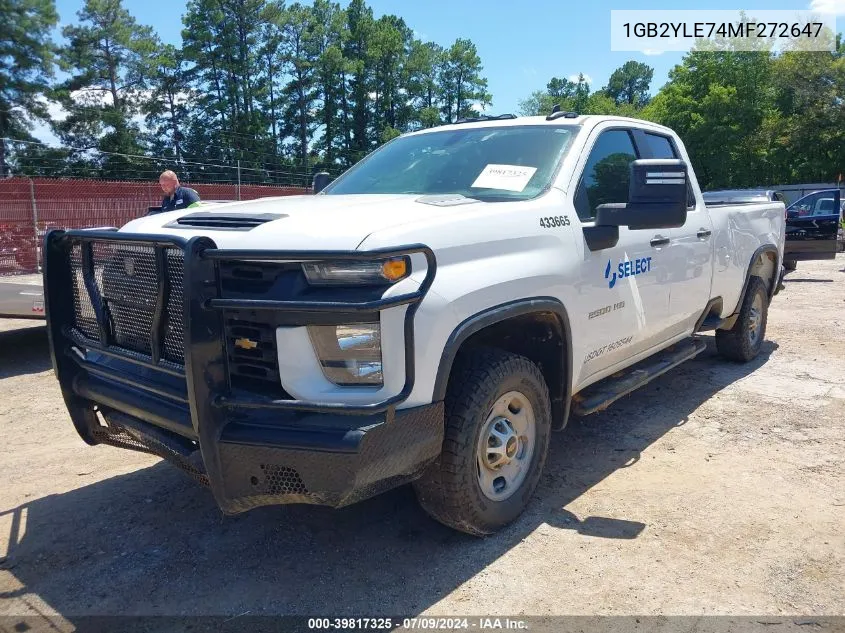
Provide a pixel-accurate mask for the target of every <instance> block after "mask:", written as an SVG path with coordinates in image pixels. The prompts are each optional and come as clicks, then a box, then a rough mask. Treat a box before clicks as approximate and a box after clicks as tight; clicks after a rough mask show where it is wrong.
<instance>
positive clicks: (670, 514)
mask: <svg viewBox="0 0 845 633" xmlns="http://www.w3.org/2000/svg"><path fill="white" fill-rule="evenodd" d="M0 330H5V331H3V332H2V333H0V434H2V437H3V440H4V441H3V443H2V445H0V557H4V556H5V560H4V561H3V562H2V563H0V615H45V614H61V615H62V616H64V618H65V619H67V620H69V621H70V622H72V621H73V617H74V616H78V615H84V614H118V613H132V614H230V615H240V614H244V613H250V614H263V613H273V614H311V615H314V614H318V615H319V614H326V613H331V614H333V615H351V614H357V615H362V616H374V615H388V614H406V615H416V614H420V613H423V612H425V613H429V614H451V615H455V614H497V615H508V614H510V615H516V614H532V615H552V614H586V615H592V614H633V613H637V614H684V615H701V614H733V615H742V614H749V615H750V614H770V615H779V614H796V615H809V614H816V615H835V614H840V615H842V614H845V571H843V570H845V256H842V255H840V256H839V258H838V259H837V260H836V261H830V262H810V263H801V264H799V268H798V270H797V271H796V272H794V273H792V274H790V276H789V277H788V278H787V281H786V291H785V292H783V293H781V294H780V295H778V296H777V297H776V298H775V301H774V304H773V306H772V308H771V311H770V317H769V331H768V340H767V342H766V343H765V344H764V345H765V346H764V350H763V353H762V354H761V356H760V357H759V358H758V359H757V360H756V361H755V362H753V363H751V364H748V365H734V364H729V363H725V362H723V361H721V360H720V359H719V358H718V357H717V356H716V354H715V349H714V346H713V343H712V338H711V337H707V338H708V345H709V347H708V350H707V351H706V352H705V353H704V354H702V355H701V356H699V357H698V358H697V359H695V360H693V361H690V362H688V363H686V364H685V365H683V366H682V367H681V368H679V369H676V370H674V371H673V372H670V373H669V374H667V375H665V376H663V377H661V378H659V379H658V380H656V381H655V382H653V383H652V384H651V385H649V386H648V387H646V388H645V389H642V390H640V391H639V392H636V393H635V394H633V395H631V396H629V397H627V398H625V399H624V400H622V401H620V402H618V403H617V404H616V405H614V406H613V407H611V409H610V410H608V411H607V412H604V413H601V414H597V415H594V416H591V417H589V418H584V419H573V420H572V421H571V422H570V425H569V427H568V428H567V429H566V430H565V431H564V432H563V433H559V434H556V435H555V436H554V437H553V441H552V447H551V454H550V458H549V461H548V465H547V468H546V473H545V475H544V478H543V481H542V483H541V486H540V488H539V490H538V492H537V494H536V498H535V500H534V502H533V504H532V506H531V507H530V509H529V511H528V512H527V513H526V515H525V516H523V517H522V519H521V520H520V521H518V522H517V523H516V524H514V525H513V526H511V527H510V528H508V529H507V530H505V531H504V532H503V533H501V534H499V535H497V536H495V537H492V538H488V539H484V540H477V539H473V538H470V537H466V536H463V535H460V534H457V533H454V532H451V531H450V530H448V529H446V528H444V527H441V526H440V525H438V524H437V523H435V522H434V521H432V520H430V519H428V518H427V517H426V516H425V515H424V514H423V512H422V511H421V510H419V509H418V508H417V506H416V504H415V502H414V499H413V494H412V492H411V491H410V490H409V489H408V488H403V489H399V490H396V491H394V492H391V493H389V494H387V495H383V496H381V497H379V498H376V499H373V500H371V501H367V502H365V503H362V504H359V505H357V506H353V507H351V508H348V509H344V510H340V511H333V510H328V509H322V508H314V507H307V506H287V507H277V508H263V509H259V510H254V511H252V512H250V513H248V514H244V515H240V516H237V517H233V518H226V517H223V516H222V515H221V513H220V512H219V511H218V510H217V509H216V507H215V505H214V503H213V500H212V498H211V495H210V493H209V492H208V491H207V490H205V489H203V488H201V487H199V486H198V485H196V484H194V482H193V481H192V480H190V479H189V478H188V477H186V476H185V475H183V474H182V473H181V472H180V471H179V470H177V469H176V468H174V467H172V466H170V465H168V464H166V463H163V462H160V461H159V460H158V459H157V458H153V457H149V456H145V455H141V454H136V453H131V452H127V451H122V450H119V449H116V448H110V447H104V446H98V447H93V448H92V447H88V446H86V445H85V444H84V443H83V442H82V440H80V439H79V438H78V437H77V435H76V433H75V432H74V430H73V428H72V426H71V423H70V420H69V418H68V416H67V414H66V412H65V409H64V406H63V403H62V401H61V397H60V394H59V389H58V385H57V383H56V381H55V380H54V378H53V376H52V370H51V368H50V361H49V355H48V351H47V342H46V334H45V332H44V327H43V325H39V324H37V323H36V324H33V323H32V322H25V321H7V322H0Z"/></svg>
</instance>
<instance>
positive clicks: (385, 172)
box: [324, 125, 578, 201]
mask: <svg viewBox="0 0 845 633" xmlns="http://www.w3.org/2000/svg"><path fill="white" fill-rule="evenodd" d="M577 131H578V127H577V126H566V127H555V126H550V125H542V126H540V125H534V126H528V125H525V126H509V127H498V128H492V127H479V128H466V129H444V130H443V131H437V132H431V133H427V134H415V135H410V136H401V137H399V138H397V139H395V140H393V141H391V142H390V143H387V144H386V145H384V146H383V147H381V148H380V149H378V150H376V151H375V152H373V153H372V154H370V155H369V156H368V157H367V158H365V159H364V160H363V161H361V162H360V163H358V164H357V165H356V166H355V167H353V168H352V169H350V170H349V171H348V172H346V173H345V174H343V175H342V176H341V177H340V178H338V179H337V180H336V181H334V182H333V183H332V184H331V185H329V186H328V187H326V189H325V190H324V193H325V194H328V195H337V194H350V193H351V194H367V193H393V194H396V193H410V194H422V195H429V194H460V195H464V196H466V197H468V198H477V199H480V200H490V201H499V200H527V199H529V198H533V197H535V196H537V195H539V194H540V193H542V192H543V190H544V189H546V188H547V187H548V186H549V184H550V183H551V181H552V178H553V177H554V174H555V170H556V169H557V166H558V164H559V163H560V160H561V158H563V156H564V155H565V154H566V151H567V149H569V146H570V144H571V142H572V139H573V138H574V137H575V133H576V132H577Z"/></svg>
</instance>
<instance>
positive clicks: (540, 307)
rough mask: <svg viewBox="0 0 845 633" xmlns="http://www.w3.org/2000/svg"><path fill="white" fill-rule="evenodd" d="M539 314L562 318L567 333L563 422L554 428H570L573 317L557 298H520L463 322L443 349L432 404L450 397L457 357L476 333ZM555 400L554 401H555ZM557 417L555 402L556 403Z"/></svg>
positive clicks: (562, 409)
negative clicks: (568, 421) (449, 392)
mask: <svg viewBox="0 0 845 633" xmlns="http://www.w3.org/2000/svg"><path fill="white" fill-rule="evenodd" d="M535 312H551V313H552V314H554V315H555V316H557V317H558V319H559V320H560V324H561V331H562V333H563V339H564V340H563V358H562V364H563V371H564V382H563V385H561V387H562V398H561V400H562V401H561V402H560V408H559V410H558V411H557V413H559V420H560V422H559V423H558V424H557V425H556V426H555V427H554V428H556V429H562V428H563V427H565V426H566V422H567V420H568V419H569V408H570V403H571V400H572V331H571V329H570V325H569V315H568V314H567V312H566V308H564V306H563V303H561V302H560V300H558V299H555V298H554V297H531V298H526V299H517V300H515V301H510V302H508V303H503V304H500V305H497V306H493V307H491V308H487V309H485V310H482V311H481V312H479V313H477V314H474V315H472V316H470V317H468V318H467V319H465V320H464V321H462V322H461V323H460V324H459V325H458V326H457V327H456V328H455V329H454V330H453V331H452V333H451V334H450V335H449V338H448V339H447V341H446V345H445V346H444V347H443V353H442V354H441V356H440V365H439V366H438V368H437V377H436V379H435V381H434V393H433V397H432V402H439V401H440V400H443V399H444V398H445V397H446V387H447V385H448V382H449V375H450V374H451V372H452V365H453V364H454V362H455V357H456V356H457V354H458V350H459V349H460V347H461V345H462V344H463V343H464V341H466V340H467V339H468V338H469V337H471V336H472V335H473V334H475V333H477V332H480V331H481V330H483V329H484V328H486V327H488V326H490V325H493V324H495V323H499V322H501V321H505V320H507V319H510V318H513V317H519V316H524V315H526V314H531V313H535ZM554 388H555V385H549V390H550V391H553V389H554ZM553 400H554V399H553ZM552 404H553V416H552V417H553V418H555V417H558V416H555V415H554V413H555V411H554V405H555V403H554V401H553V403H552Z"/></svg>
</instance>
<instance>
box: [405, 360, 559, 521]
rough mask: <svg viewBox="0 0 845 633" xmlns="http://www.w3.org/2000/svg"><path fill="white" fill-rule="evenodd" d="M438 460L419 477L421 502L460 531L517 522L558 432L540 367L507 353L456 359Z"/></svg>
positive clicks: (432, 514)
mask: <svg viewBox="0 0 845 633" xmlns="http://www.w3.org/2000/svg"><path fill="white" fill-rule="evenodd" d="M445 404H446V415H445V421H446V429H445V439H444V442H443V450H442V452H441V454H440V456H439V457H438V458H437V461H435V462H434V464H432V465H431V466H430V467H429V468H428V470H426V472H425V473H424V474H423V476H422V477H421V478H420V479H419V480H418V481H416V482H415V484H414V488H415V490H416V492H417V498H418V499H419V501H420V504H421V505H422V507H423V508H424V509H425V511H426V512H428V513H429V514H430V515H431V516H432V517H434V518H435V519H437V520H438V521H440V522H441V523H443V524H445V525H447V526H449V527H452V528H454V529H456V530H460V531H462V532H466V533H468V534H473V535H476V536H484V535H487V534H492V533H493V532H495V531H496V530H498V529H499V528H501V527H503V526H505V525H507V524H508V523H510V522H511V521H513V520H514V519H516V518H517V517H518V516H519V515H520V514H521V513H522V511H523V510H524V509H525V507H526V506H527V505H528V502H529V501H530V500H531V496H532V494H533V493H534V490H535V489H536V488H537V484H538V482H539V480H540V474H541V472H542V470H543V465H544V464H545V461H546V453H547V452H548V447H549V433H550V430H551V405H550V402H549V391H548V388H547V386H546V383H545V381H544V380H543V375H542V374H541V373H540V370H539V368H538V367H537V366H536V365H535V364H534V363H532V362H531V361H530V360H528V359H527V358H525V357H523V356H518V355H516V354H510V353H508V352H503V351H500V350H470V351H469V352H466V353H464V354H462V355H461V356H460V358H459V359H458V360H457V361H456V362H455V366H454V367H453V369H452V374H451V376H450V379H449V388H448V390H447V393H446V403H445Z"/></svg>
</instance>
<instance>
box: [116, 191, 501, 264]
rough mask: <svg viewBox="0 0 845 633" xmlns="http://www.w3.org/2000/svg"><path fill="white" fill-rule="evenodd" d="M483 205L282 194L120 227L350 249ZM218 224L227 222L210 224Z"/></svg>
mask: <svg viewBox="0 0 845 633" xmlns="http://www.w3.org/2000/svg"><path fill="white" fill-rule="evenodd" d="M482 204H485V203H483V202H478V201H476V200H472V199H469V198H464V197H461V196H446V195H442V196H420V195H418V194H412V195H405V194H402V195H393V194H377V195H335V196H327V195H318V196H313V195H310V196H309V195H305V196H284V197H278V198H259V199H257V200H250V201H247V202H231V203H223V204H218V203H206V204H203V205H201V206H199V207H195V208H193V209H183V210H180V211H171V212H168V213H159V214H156V215H150V216H145V217H142V218H138V219H137V220H133V221H131V222H129V223H128V224H126V225H125V226H123V228H121V229H120V230H121V232H131V233H147V234H156V235H175V236H179V237H183V238H185V239H190V238H191V237H194V236H205V237H209V238H211V239H213V240H214V242H215V243H216V244H217V246H218V247H220V248H248V249H276V250H284V249H290V250H317V249H318V250H354V249H355V248H357V247H358V245H359V244H360V243H361V242H362V241H363V240H364V239H365V238H366V237H367V236H368V235H370V234H371V233H373V232H375V231H380V230H382V229H386V228H391V227H396V226H399V225H402V224H407V223H411V222H418V221H420V220H426V219H432V218H436V217H440V216H443V215H446V214H454V213H456V212H457V210H456V209H454V208H452V207H455V206H464V205H473V206H476V208H477V205H482ZM241 220H242V221H241ZM219 224H227V225H228V226H227V227H221V226H210V225H219ZM244 225H251V226H250V227H249V228H248V229H244Z"/></svg>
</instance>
